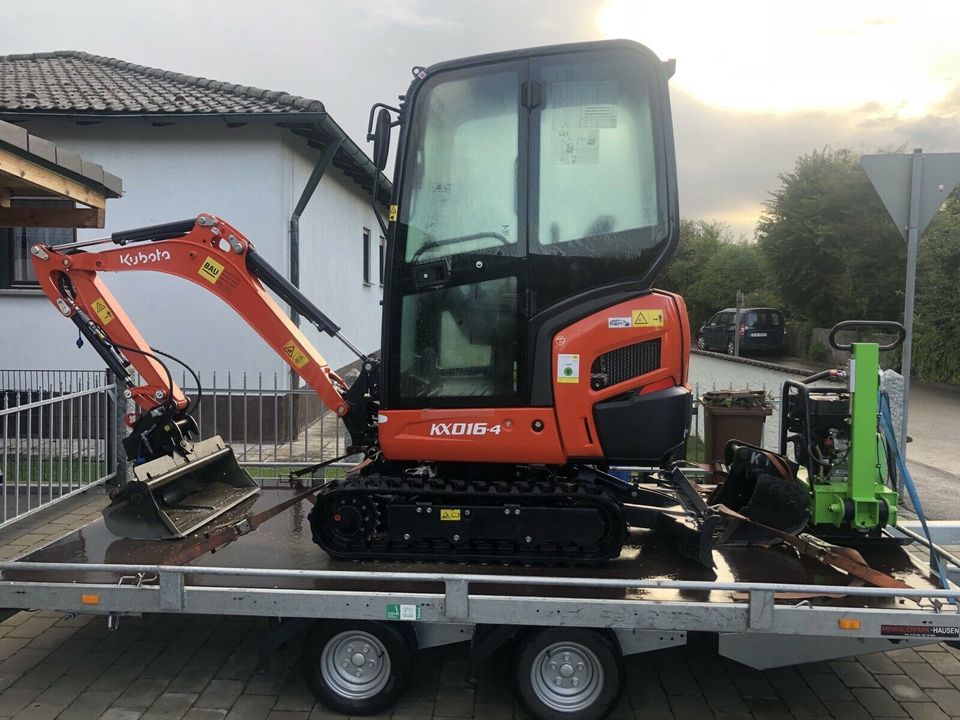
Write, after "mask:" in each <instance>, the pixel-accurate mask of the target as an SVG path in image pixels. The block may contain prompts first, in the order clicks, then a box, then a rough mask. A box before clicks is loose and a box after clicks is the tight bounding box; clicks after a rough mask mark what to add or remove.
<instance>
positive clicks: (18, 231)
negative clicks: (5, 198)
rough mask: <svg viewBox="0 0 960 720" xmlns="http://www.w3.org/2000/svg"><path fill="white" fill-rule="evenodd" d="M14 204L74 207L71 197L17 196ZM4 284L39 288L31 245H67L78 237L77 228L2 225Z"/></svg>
mask: <svg viewBox="0 0 960 720" xmlns="http://www.w3.org/2000/svg"><path fill="white" fill-rule="evenodd" d="M10 204H11V205H12V206H13V207H38V208H73V207H74V204H73V202H72V201H70V200H38V199H30V198H14V199H13V200H11V201H10ZM0 239H2V240H3V242H0V288H4V289H10V288H35V287H37V278H36V277H35V276H34V274H33V263H32V262H30V247H31V246H32V245H36V244H37V243H43V244H44V245H51V246H52V245H64V244H66V243H71V242H74V241H75V240H76V239H77V231H76V230H75V229H73V228H41V227H27V228H0Z"/></svg>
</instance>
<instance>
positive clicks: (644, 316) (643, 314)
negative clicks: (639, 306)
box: [630, 308, 663, 327]
mask: <svg viewBox="0 0 960 720" xmlns="http://www.w3.org/2000/svg"><path fill="white" fill-rule="evenodd" d="M630 317H631V318H632V319H633V326H634V327H663V310H660V309H659V308H650V309H648V310H631V311H630Z"/></svg>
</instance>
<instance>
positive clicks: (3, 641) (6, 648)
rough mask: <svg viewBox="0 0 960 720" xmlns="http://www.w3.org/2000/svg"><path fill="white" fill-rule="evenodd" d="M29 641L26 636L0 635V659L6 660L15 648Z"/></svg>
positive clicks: (15, 650) (17, 648) (23, 645)
mask: <svg viewBox="0 0 960 720" xmlns="http://www.w3.org/2000/svg"><path fill="white" fill-rule="evenodd" d="M28 642H30V638H26V637H2V638H0V660H6V659H7V658H9V657H10V656H12V655H13V654H14V653H15V652H17V650H19V649H20V648H22V647H25V646H26V644H27V643H28Z"/></svg>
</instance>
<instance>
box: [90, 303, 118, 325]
mask: <svg viewBox="0 0 960 720" xmlns="http://www.w3.org/2000/svg"><path fill="white" fill-rule="evenodd" d="M93 311H94V312H95V313H96V314H97V317H98V318H100V322H101V323H102V324H103V325H109V324H110V321H111V320H113V318H114V314H113V310H111V309H110V306H109V305H107V303H106V301H105V300H104V299H103V298H102V297H101V298H97V299H96V300H94V301H93Z"/></svg>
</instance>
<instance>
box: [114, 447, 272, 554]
mask: <svg viewBox="0 0 960 720" xmlns="http://www.w3.org/2000/svg"><path fill="white" fill-rule="evenodd" d="M133 473H134V476H135V478H136V479H135V480H131V481H130V482H128V483H127V484H126V486H125V487H123V488H122V489H121V490H120V491H118V492H117V493H116V494H115V495H113V497H112V500H111V503H110V504H109V505H108V506H107V507H106V508H104V510H103V520H104V523H105V524H106V526H107V529H108V530H109V531H110V532H111V533H113V534H114V535H117V536H119V537H124V538H130V539H134V540H169V539H176V538H182V537H184V536H186V535H189V534H190V533H192V532H193V531H195V530H197V529H199V528H201V527H203V526H204V525H206V524H207V523H209V522H210V521H212V520H214V519H215V518H217V517H219V516H221V515H223V514H224V513H225V512H227V511H228V510H231V509H232V508H235V507H237V505H239V504H240V503H242V502H243V501H245V500H247V499H249V498H252V497H254V496H256V495H258V494H259V493H260V486H259V485H258V484H257V482H256V481H255V480H254V479H253V478H252V477H250V475H249V474H248V473H247V471H246V470H244V469H243V468H241V467H240V465H239V464H238V463H237V458H236V456H235V455H234V453H233V448H231V447H230V446H229V445H227V444H226V443H225V442H224V441H223V439H222V438H221V437H220V436H215V437H212V438H208V439H207V440H201V441H200V442H198V443H195V444H194V445H193V449H192V451H191V452H189V453H188V454H187V455H186V456H185V457H182V456H179V455H170V456H163V457H159V458H157V459H155V460H151V461H149V462H146V463H143V464H142V465H138V466H137V467H136V468H134V470H133Z"/></svg>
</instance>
